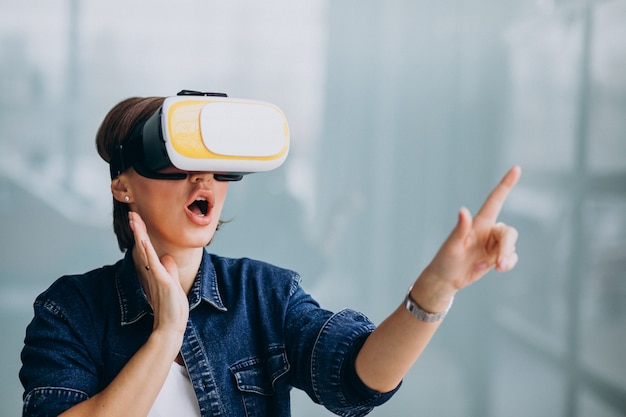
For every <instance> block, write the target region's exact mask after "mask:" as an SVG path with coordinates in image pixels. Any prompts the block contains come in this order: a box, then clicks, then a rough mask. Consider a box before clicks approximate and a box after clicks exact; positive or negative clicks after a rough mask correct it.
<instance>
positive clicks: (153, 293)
mask: <svg viewBox="0 0 626 417" xmlns="http://www.w3.org/2000/svg"><path fill="white" fill-rule="evenodd" d="M128 220H129V224H130V227H131V229H132V231H133V233H134V236H135V246H134V248H133V252H134V253H133V259H134V261H135V265H136V268H137V270H138V274H139V277H140V281H141V284H142V286H143V289H144V291H145V292H146V295H147V297H148V301H149V302H150V305H151V306H152V311H153V313H154V326H153V332H155V333H163V334H164V335H166V336H168V338H169V337H170V336H178V340H179V343H180V344H182V337H183V335H184V333H185V328H186V326H187V319H188V317H189V302H188V301H187V294H185V291H184V290H183V288H182V286H181V284H180V280H179V277H178V267H177V266H176V263H175V262H174V259H173V258H172V257H171V256H169V255H163V256H162V257H161V258H160V259H159V256H158V255H157V253H156V251H155V249H154V247H153V246H152V243H151V242H150V238H149V237H148V232H147V230H146V225H145V223H144V222H143V220H142V219H141V216H140V215H139V214H138V213H136V212H132V211H131V212H129V213H128ZM180 344H179V348H180Z"/></svg>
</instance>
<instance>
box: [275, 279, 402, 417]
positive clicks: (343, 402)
mask: <svg viewBox="0 0 626 417" xmlns="http://www.w3.org/2000/svg"><path fill="white" fill-rule="evenodd" d="M374 328H375V326H374V325H373V324H372V323H371V321H370V320H369V319H368V318H367V317H365V316H364V315H363V314H361V313H358V312H356V311H353V310H342V311H340V312H338V313H336V314H333V313H331V312H329V311H326V310H324V309H322V308H320V307H319V305H318V304H317V303H316V302H315V301H314V300H313V299H312V298H311V297H310V296H309V295H308V294H306V293H305V292H304V291H303V290H302V289H301V288H300V287H298V289H297V290H296V291H295V292H294V294H293V296H292V300H291V306H290V309H289V312H288V318H287V340H288V341H289V344H288V355H289V356H290V361H292V362H293V363H292V365H293V367H294V370H293V373H292V383H293V385H294V386H295V387H297V388H300V389H303V390H304V391H305V392H307V394H308V395H309V396H310V397H311V399H313V401H315V402H317V403H319V404H322V405H323V406H324V407H326V408H327V409H328V410H329V411H331V412H333V413H335V414H337V415H341V416H346V417H349V416H350V417H351V416H364V415H366V414H368V413H369V412H370V411H372V409H373V408H374V407H375V406H378V405H381V404H383V403H385V402H386V401H387V400H389V399H390V398H391V397H392V396H393V394H394V393H395V392H396V391H397V388H396V390H394V391H392V392H389V393H379V392H377V391H374V390H372V389H370V388H368V387H367V386H366V385H365V384H363V382H361V380H360V378H359V377H358V375H357V373H356V370H355V369H354V362H355V359H356V356H357V354H358V352H359V350H360V348H361V346H362V345H363V343H364V341H365V339H367V337H368V336H369V335H370V333H371V332H372V331H373V330H374Z"/></svg>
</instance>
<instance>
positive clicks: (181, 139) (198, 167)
mask: <svg viewBox="0 0 626 417" xmlns="http://www.w3.org/2000/svg"><path fill="white" fill-rule="evenodd" d="M288 152H289V127H288V125H287V120H286V118H285V115H284V114H283V112H282V111H281V110H280V109H279V108H278V107H276V106H275V105H273V104H270V103H266V102H261V101H253V100H246V99H237V98H229V97H227V96H226V94H222V93H201V92H197V91H188V90H183V91H181V92H180V93H178V95H177V96H173V97H167V98H166V99H165V101H164V102H163V105H162V106H161V107H160V108H159V109H158V110H157V111H156V112H155V113H154V114H153V115H152V116H151V117H150V118H149V119H148V120H146V121H145V123H140V124H138V125H137V126H135V128H134V129H133V131H132V132H131V134H130V135H129V137H128V139H127V140H125V141H124V142H123V143H122V144H121V145H120V146H118V147H117V148H116V149H115V152H114V154H113V156H112V158H111V161H110V172H111V179H113V178H115V177H117V176H118V175H119V174H120V173H122V172H124V171H125V170H126V169H128V168H130V167H133V168H134V169H135V170H136V171H137V173H139V174H140V175H142V176H144V177H147V178H153V179H167V180H180V179H185V178H187V174H186V173H184V172H176V173H171V172H167V173H166V172H162V171H163V170H164V169H166V168H169V167H172V166H173V167H176V168H178V169H179V170H181V171H194V172H197V171H202V172H213V173H214V176H215V179H217V180H219V181H238V180H240V179H241V178H242V177H243V175H245V174H250V173H253V172H264V171H270V170H272V169H275V168H277V167H279V166H280V165H281V164H282V163H283V162H284V161H285V159H286V158H287V154H288Z"/></svg>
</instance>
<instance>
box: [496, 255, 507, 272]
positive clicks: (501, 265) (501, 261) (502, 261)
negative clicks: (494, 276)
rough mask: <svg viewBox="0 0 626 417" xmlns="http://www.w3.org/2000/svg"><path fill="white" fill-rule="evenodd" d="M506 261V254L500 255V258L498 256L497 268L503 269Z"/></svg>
mask: <svg viewBox="0 0 626 417" xmlns="http://www.w3.org/2000/svg"><path fill="white" fill-rule="evenodd" d="M508 261H509V260H508V258H507V257H506V256H501V257H500V258H498V269H499V270H501V271H503V270H505V269H506V265H507V263H508Z"/></svg>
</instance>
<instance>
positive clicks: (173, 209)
mask: <svg viewBox="0 0 626 417" xmlns="http://www.w3.org/2000/svg"><path fill="white" fill-rule="evenodd" d="M170 171H172V172H174V171H176V170H175V169H174V168H172V169H170ZM127 173H128V175H126V178H127V188H128V193H129V195H130V197H131V201H130V208H131V210H133V211H135V212H137V213H138V214H139V215H140V216H141V218H142V219H143V221H144V222H145V224H146V228H147V231H148V235H149V236H150V240H151V241H152V244H153V245H154V247H155V249H156V250H157V253H159V252H160V253H173V252H174V251H177V250H178V249H185V248H199V247H204V246H206V245H207V244H208V243H209V242H210V241H211V239H212V238H213V235H214V234H215V230H216V229H217V225H218V221H219V218H220V215H221V213H222V208H223V206H224V200H225V198H226V192H227V191H228V182H226V181H216V180H215V179H214V178H213V174H212V173H209V172H189V173H188V175H187V178H186V179H184V180H154V179H149V178H145V177H142V176H141V175H139V174H137V173H136V172H135V170H133V169H129V170H128V171H127ZM125 174H126V173H125ZM125 174H123V175H125Z"/></svg>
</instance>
